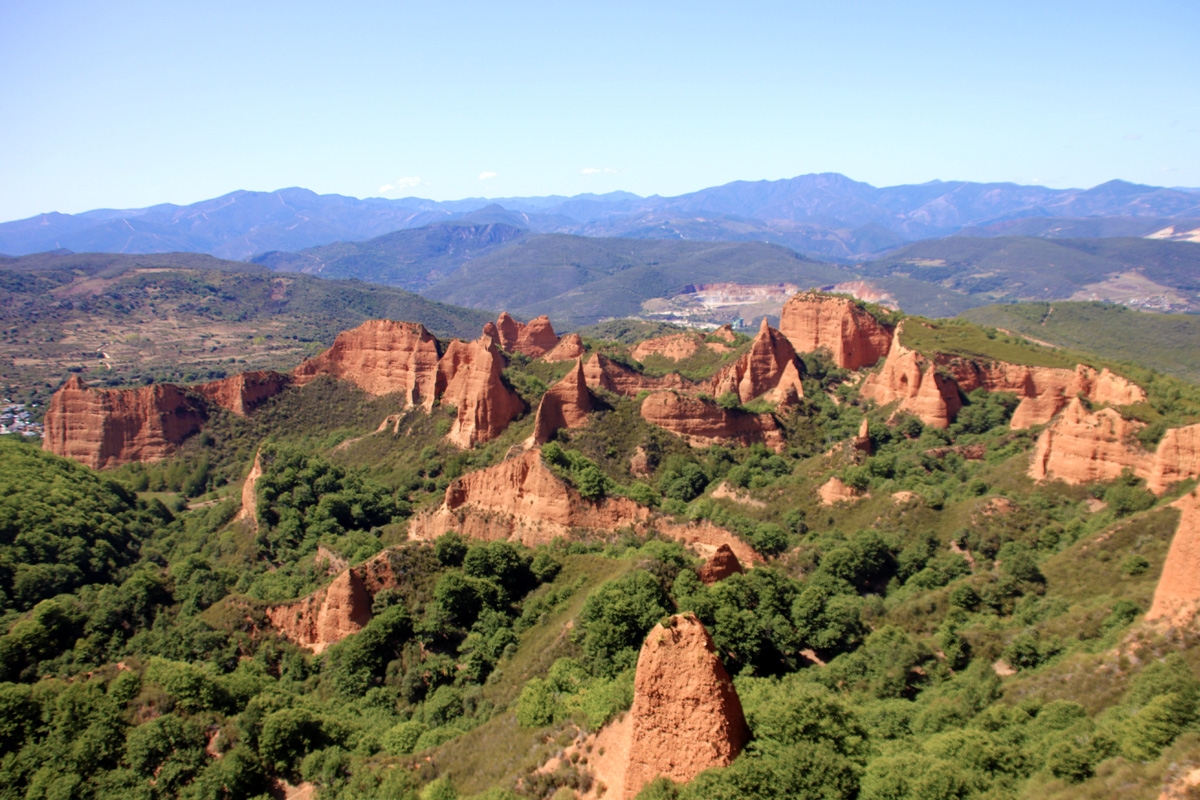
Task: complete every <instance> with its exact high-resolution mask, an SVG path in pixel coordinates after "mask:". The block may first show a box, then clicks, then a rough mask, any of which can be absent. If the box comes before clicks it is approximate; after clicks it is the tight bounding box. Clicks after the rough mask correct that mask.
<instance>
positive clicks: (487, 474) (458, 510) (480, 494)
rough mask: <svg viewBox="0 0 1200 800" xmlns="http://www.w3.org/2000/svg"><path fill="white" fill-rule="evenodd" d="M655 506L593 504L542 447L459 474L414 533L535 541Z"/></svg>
mask: <svg viewBox="0 0 1200 800" xmlns="http://www.w3.org/2000/svg"><path fill="white" fill-rule="evenodd" d="M649 517H650V511H649V509H647V508H645V507H643V506H639V505H638V504H637V503H634V502H633V501H632V500H627V499H625V498H622V497H610V498H606V499H604V500H602V501H601V502H600V503H590V502H587V501H585V500H583V498H581V497H580V496H579V493H578V492H576V491H575V490H574V489H572V488H571V487H569V486H567V485H566V484H565V483H563V482H562V481H561V480H559V478H558V477H557V476H556V475H555V474H554V473H553V472H551V471H550V469H549V468H548V467H547V466H546V465H545V464H544V463H543V462H542V453H541V451H540V450H530V451H528V452H527V453H525V454H523V455H521V456H519V457H517V458H511V459H509V460H508V461H502V462H501V463H499V464H496V465H495V466H492V467H488V468H487V469H483V470H479V471H478V472H471V473H468V474H466V475H463V476H462V477H461V478H458V479H457V480H455V481H454V482H453V483H451V484H450V486H448V487H447V488H446V499H445V501H444V502H443V503H442V505H441V506H440V507H439V508H437V509H436V510H434V511H432V512H426V513H425V514H421V515H418V516H416V517H414V518H413V519H412V520H411V521H410V523H409V529H408V535H409V536H410V537H411V538H413V539H419V540H425V541H432V540H433V539H436V538H437V537H438V536H441V535H442V534H443V533H446V532H447V531H459V532H461V533H462V534H463V535H464V536H470V537H473V538H476V539H486V540H496V539H508V540H512V541H519V542H521V543H523V544H526V545H529V546H531V547H532V546H536V545H539V544H545V543H547V542H550V541H551V540H553V539H554V538H556V537H559V536H568V535H569V534H570V532H571V531H572V529H576V528H579V529H588V530H601V531H612V530H616V529H618V528H622V527H628V526H632V525H635V524H637V523H640V522H644V521H645V520H647V519H649Z"/></svg>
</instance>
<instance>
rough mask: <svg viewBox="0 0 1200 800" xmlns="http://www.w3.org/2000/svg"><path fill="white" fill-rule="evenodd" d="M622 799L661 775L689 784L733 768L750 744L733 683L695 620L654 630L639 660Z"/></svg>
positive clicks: (682, 618) (683, 617) (677, 619)
mask: <svg viewBox="0 0 1200 800" xmlns="http://www.w3.org/2000/svg"><path fill="white" fill-rule="evenodd" d="M629 715H630V717H631V718H632V723H631V732H630V747H629V765H628V767H627V768H626V771H625V779H624V782H623V783H624V787H623V788H624V797H625V798H632V797H634V796H636V795H637V793H638V792H639V791H641V789H642V788H643V787H644V786H645V785H646V784H647V783H649V782H650V781H652V780H654V779H655V778H656V777H658V776H660V775H663V776H666V777H668V778H670V779H671V780H673V781H676V782H679V783H686V782H687V781H690V780H691V779H693V778H695V777H696V776H697V775H699V774H700V773H701V772H703V771H704V770H706V769H711V768H713V767H723V766H727V765H728V764H730V763H731V762H732V761H733V760H734V759H735V758H737V756H738V754H739V753H741V751H742V748H743V747H745V746H746V743H747V742H748V741H749V740H750V729H749V727H748V726H747V724H746V717H745V715H744V714H743V712H742V704H741V700H740V699H739V698H738V695H737V690H735V689H734V687H733V681H731V680H730V678H729V674H728V673H727V672H726V671H725V667H724V666H723V665H722V664H721V659H720V657H719V656H718V655H717V653H716V648H715V647H714V646H713V642H712V638H711V637H710V636H709V635H708V631H707V630H705V628H704V625H703V624H702V623H701V622H700V620H698V619H696V617H695V616H694V615H693V614H690V613H688V614H677V615H675V616H673V617H671V619H670V620H669V621H668V622H667V624H666V625H665V626H664V625H656V626H654V628H653V629H652V630H651V631H650V634H649V635H648V636H647V637H646V642H645V644H643V645H642V651H641V653H640V654H639V655H638V663H637V677H636V678H635V683H634V694H633V708H632V709H631V710H630V712H629Z"/></svg>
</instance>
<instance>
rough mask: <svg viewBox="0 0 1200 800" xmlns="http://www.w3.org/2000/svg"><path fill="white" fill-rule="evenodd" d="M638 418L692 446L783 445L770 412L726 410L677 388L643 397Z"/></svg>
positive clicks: (776, 448) (776, 449) (777, 426)
mask: <svg viewBox="0 0 1200 800" xmlns="http://www.w3.org/2000/svg"><path fill="white" fill-rule="evenodd" d="M641 414H642V419H644V420H646V421H647V422H649V423H651V424H653V425H658V426H659V427H660V428H666V429H667V430H669V431H670V432H671V433H674V434H676V435H677V436H681V437H683V438H684V439H685V440H686V441H687V442H688V443H690V444H691V445H692V446H694V447H708V446H709V445H712V444H719V443H723V442H730V441H734V442H738V443H739V444H743V445H750V444H754V443H756V442H762V443H763V444H765V445H766V446H767V447H769V448H771V449H772V450H774V451H775V452H777V453H778V452H782V451H783V448H784V444H785V443H784V439H783V432H782V431H780V430H779V425H778V423H776V422H775V418H774V417H773V416H771V415H770V414H747V413H745V412H741V411H727V410H726V409H723V408H721V407H720V406H718V405H717V404H715V403H712V402H710V401H707V400H701V399H700V398H698V397H689V396H686V395H682V394H679V393H677V392H656V393H654V394H652V395H650V396H649V397H647V398H646V399H645V400H644V401H642V409H641Z"/></svg>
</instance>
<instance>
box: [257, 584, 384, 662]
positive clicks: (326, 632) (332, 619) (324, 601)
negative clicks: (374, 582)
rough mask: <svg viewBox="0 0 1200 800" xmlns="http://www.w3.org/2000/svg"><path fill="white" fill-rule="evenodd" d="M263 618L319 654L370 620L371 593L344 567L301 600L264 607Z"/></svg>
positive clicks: (296, 641) (297, 642)
mask: <svg viewBox="0 0 1200 800" xmlns="http://www.w3.org/2000/svg"><path fill="white" fill-rule="evenodd" d="M267 618H268V619H269V620H270V621H271V626H272V627H273V628H275V630H277V631H279V633H280V634H282V635H283V636H286V637H287V638H288V639H291V640H292V641H294V642H295V643H296V644H298V645H300V646H302V647H307V648H309V649H311V650H312V651H313V652H314V653H320V652H321V651H322V650H324V649H325V648H326V647H328V646H329V645H331V644H336V643H337V642H340V641H341V640H342V639H344V638H346V637H347V636H350V635H351V634H355V633H358V632H359V631H361V630H362V629H363V628H364V627H365V626H366V624H367V623H368V622H370V621H371V595H370V594H368V592H367V588H366V586H365V585H364V583H363V580H362V578H361V577H360V576H359V575H358V573H357V572H356V571H355V570H353V569H348V570H346V571H345V572H343V573H342V574H341V575H338V576H337V578H335V579H334V581H333V583H331V584H329V586H327V587H325V588H324V589H319V590H318V591H316V592H314V593H313V594H311V595H309V596H308V597H306V598H304V599H303V600H298V601H296V602H295V603H289V604H287V605H281V606H275V607H273V608H269V609H267Z"/></svg>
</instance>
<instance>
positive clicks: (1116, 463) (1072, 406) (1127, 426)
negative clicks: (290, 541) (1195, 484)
mask: <svg viewBox="0 0 1200 800" xmlns="http://www.w3.org/2000/svg"><path fill="white" fill-rule="evenodd" d="M1143 427H1144V425H1143V423H1141V422H1138V421H1136V420H1127V419H1124V418H1123V417H1122V416H1121V415H1120V414H1119V413H1118V412H1117V411H1116V410H1115V409H1112V408H1102V409H1100V410H1098V411H1089V410H1088V409H1087V408H1086V407H1085V406H1084V404H1083V402H1082V401H1081V400H1079V399H1078V398H1075V399H1074V400H1071V401H1070V402H1069V403H1068V404H1067V407H1066V408H1065V409H1064V410H1063V411H1062V413H1061V414H1059V415H1058V417H1057V418H1055V420H1054V422H1053V423H1051V424H1050V426H1049V427H1047V428H1046V429H1045V430H1044V431H1042V433H1041V435H1040V436H1039V437H1038V441H1037V447H1036V449H1035V450H1034V455H1033V461H1032V462H1031V464H1030V467H1029V475H1030V477H1032V478H1033V479H1034V480H1038V481H1043V480H1060V481H1063V482H1065V483H1071V484H1081V483H1093V482H1095V481H1111V480H1114V479H1116V478H1118V477H1120V475H1121V473H1122V472H1123V471H1124V470H1126V469H1128V470H1130V471H1131V472H1133V474H1134V475H1136V476H1138V477H1139V478H1145V479H1146V485H1147V488H1149V489H1150V491H1152V492H1154V493H1155V494H1158V495H1161V494H1163V493H1164V492H1166V491H1167V490H1168V489H1170V488H1171V486H1172V485H1173V484H1175V483H1177V482H1178V481H1182V480H1187V479H1189V478H1196V477H1200V425H1188V426H1186V427H1182V428H1169V429H1168V430H1167V432H1166V433H1165V434H1163V438H1162V440H1161V441H1160V442H1159V444H1158V447H1157V449H1156V450H1155V451H1154V452H1153V453H1149V452H1147V451H1146V450H1144V449H1143V448H1142V447H1141V446H1140V445H1139V444H1138V441H1137V439H1136V438H1135V437H1136V434H1137V432H1138V431H1139V430H1141V428H1143Z"/></svg>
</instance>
